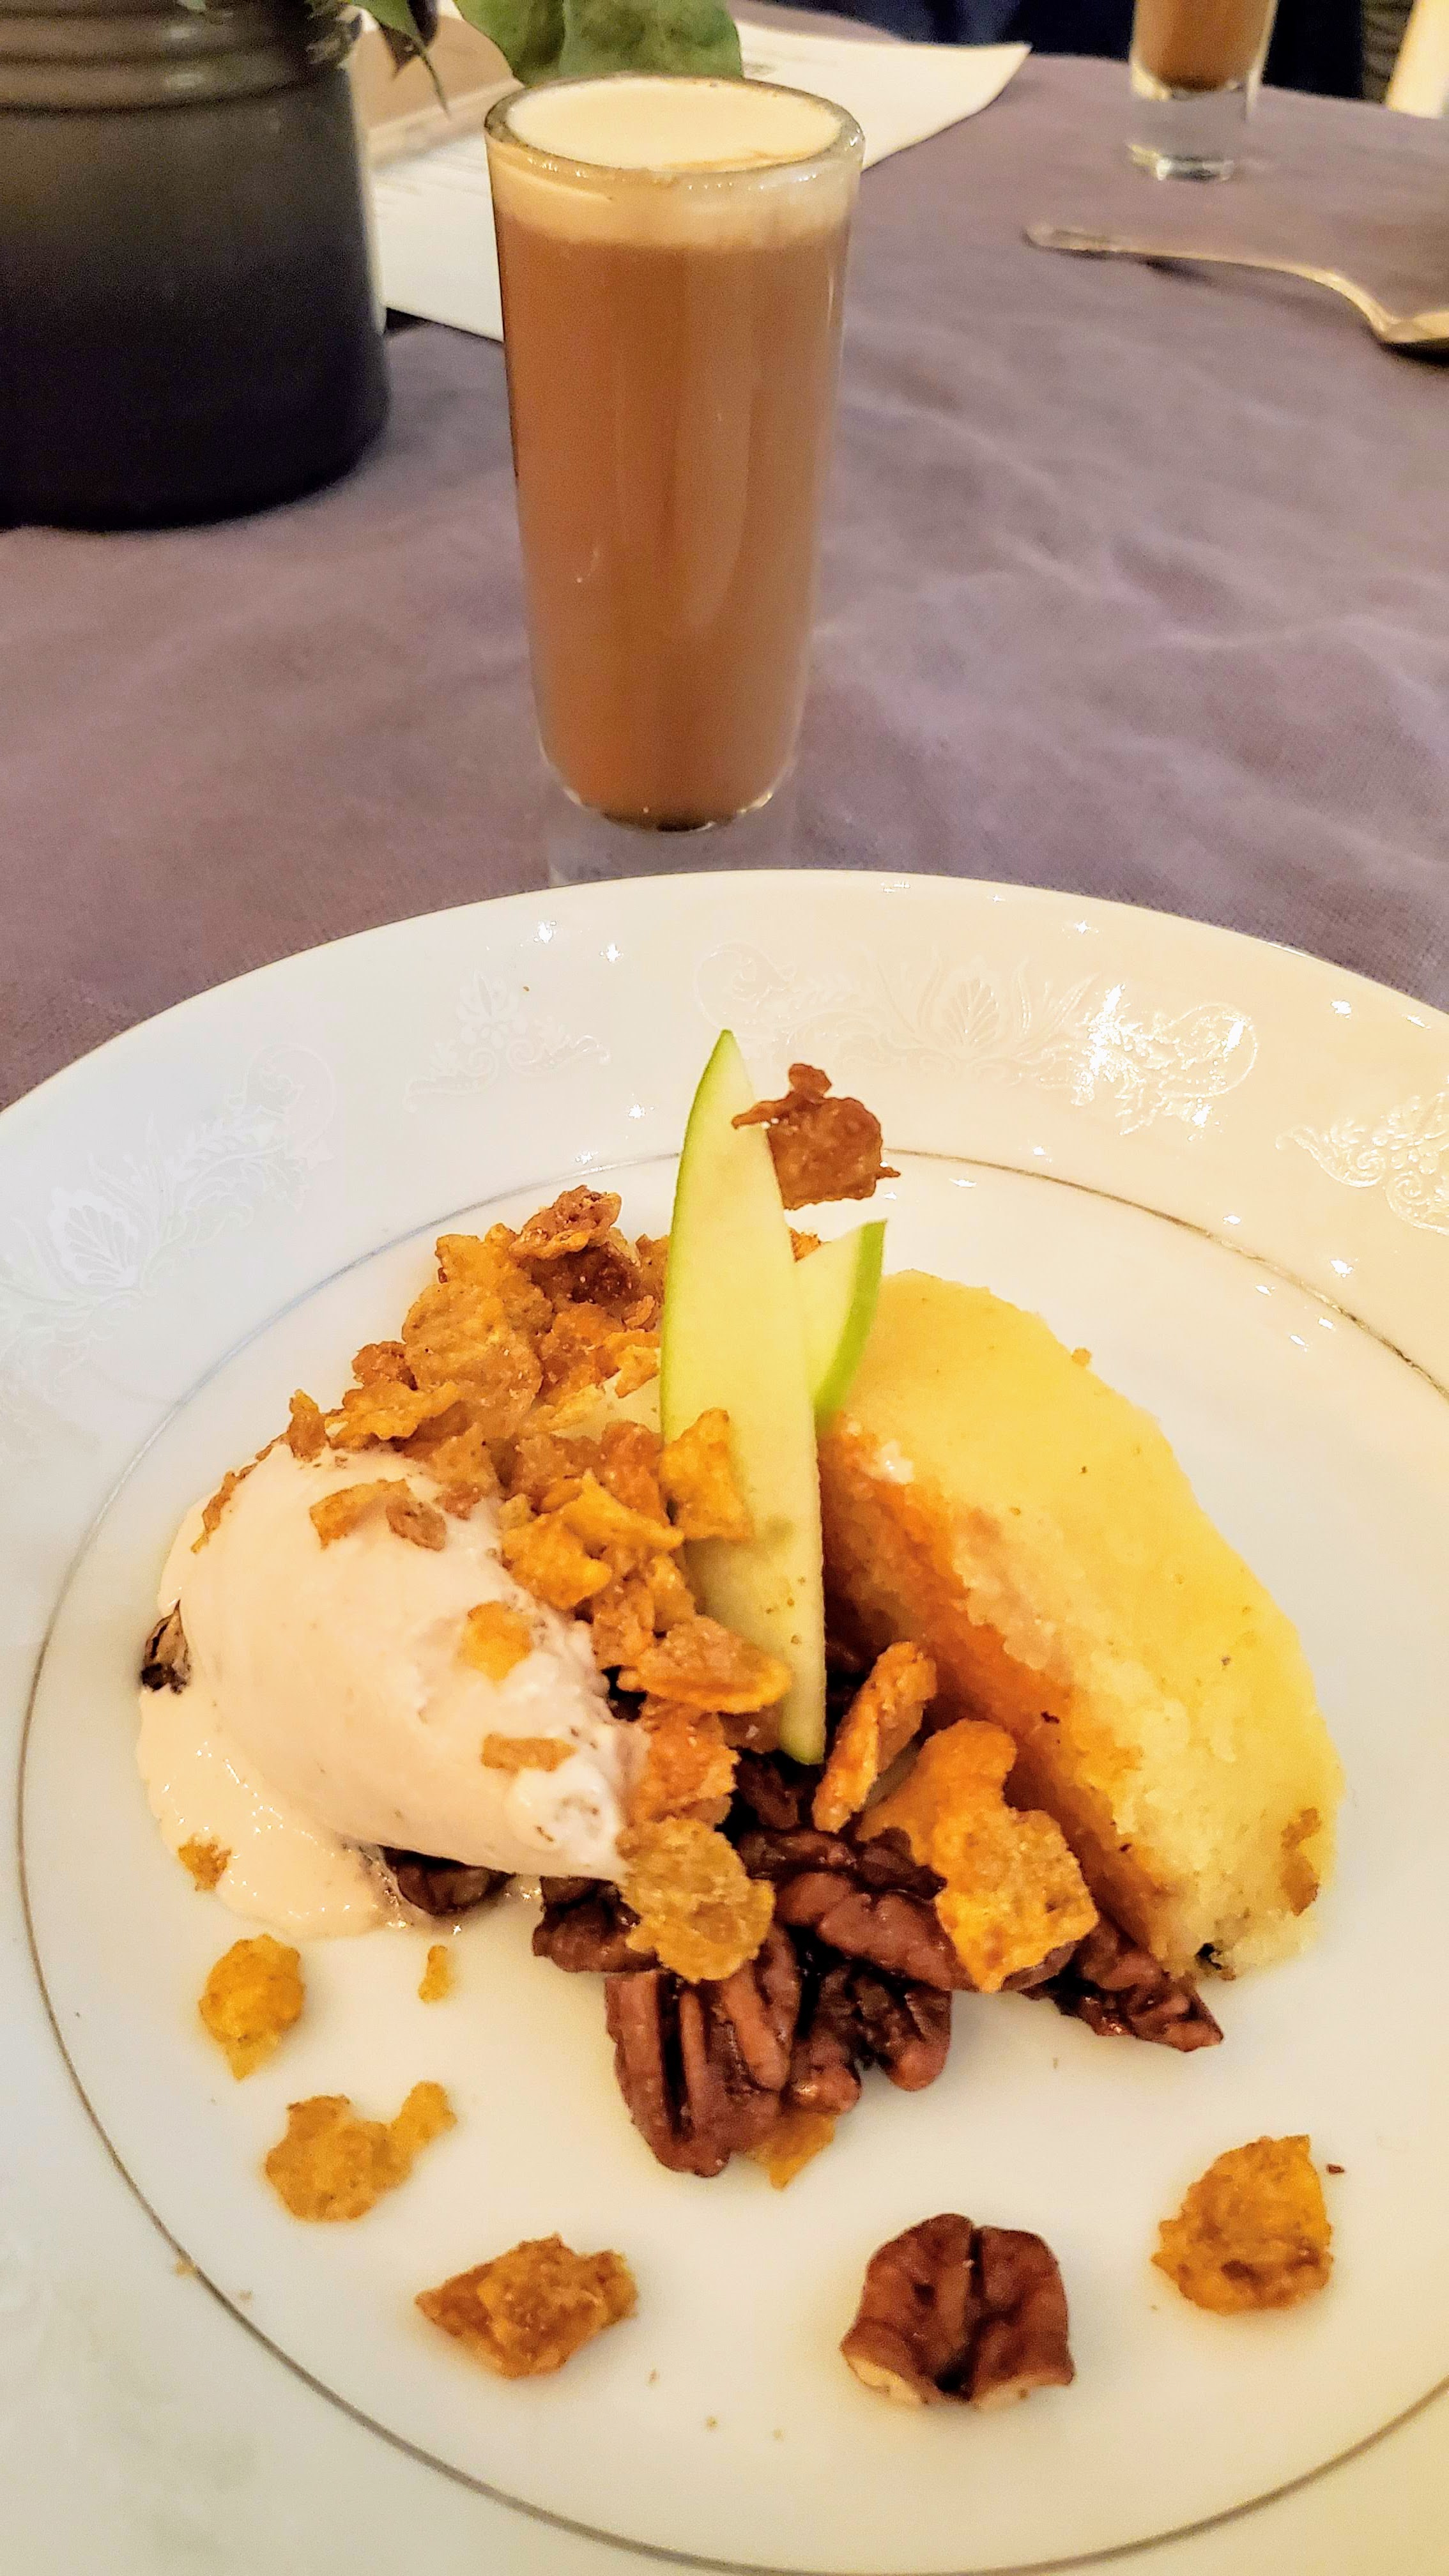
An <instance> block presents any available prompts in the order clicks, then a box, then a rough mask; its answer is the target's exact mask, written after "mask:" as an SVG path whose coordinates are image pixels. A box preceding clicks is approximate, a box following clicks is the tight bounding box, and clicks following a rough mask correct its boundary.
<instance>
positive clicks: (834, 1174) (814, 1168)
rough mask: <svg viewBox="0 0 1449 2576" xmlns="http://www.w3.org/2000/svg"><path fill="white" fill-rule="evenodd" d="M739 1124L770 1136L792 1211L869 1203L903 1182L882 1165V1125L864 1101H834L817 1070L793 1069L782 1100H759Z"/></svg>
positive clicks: (778, 1174)
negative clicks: (885, 1185) (881, 1189)
mask: <svg viewBox="0 0 1449 2576" xmlns="http://www.w3.org/2000/svg"><path fill="white" fill-rule="evenodd" d="M734 1123H735V1125H736V1126H737V1127H763V1128H764V1129H765V1130H766V1133H767V1137H768V1142H769V1147H770V1153H771V1156H772V1158H773V1161H774V1165H775V1178H776V1180H777V1181H778V1182H779V1184H780V1196H781V1198H782V1200H783V1201H784V1203H785V1205H786V1207H787V1208H799V1207H824V1206H825V1205H826V1203H827V1201H830V1200H839V1199H868V1198H871V1197H873V1196H874V1193H875V1189H876V1185H877V1183H878V1182H880V1181H896V1180H899V1179H900V1174H899V1172H894V1171H892V1169H891V1167H890V1165H889V1164H888V1163H883V1162H882V1161H881V1128H880V1120H879V1119H878V1118H877V1117H876V1115H875V1113H874V1111H873V1110H870V1109H867V1108H866V1105H865V1103H864V1101H863V1100H851V1099H848V1098H847V1099H836V1098H834V1097H832V1096H831V1093H830V1076H829V1074H828V1073H822V1072H821V1070H820V1067H819V1066H818V1065H816V1064H792V1065H791V1067H790V1088H789V1090H788V1091H787V1092H786V1093H785V1094H784V1096H783V1098H782V1099H779V1100H757V1101H756V1102H755V1104H754V1107H753V1108H752V1109H742V1110H741V1112H740V1114H739V1116H738V1118H737V1119H736V1120H735V1122H734ZM811 1248H812V1249H813V1248H814V1247H813V1246H812V1247H811Z"/></svg>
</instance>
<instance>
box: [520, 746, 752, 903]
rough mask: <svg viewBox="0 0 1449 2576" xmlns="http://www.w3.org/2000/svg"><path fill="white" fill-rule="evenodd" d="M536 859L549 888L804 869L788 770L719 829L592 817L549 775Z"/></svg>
mask: <svg viewBox="0 0 1449 2576" xmlns="http://www.w3.org/2000/svg"><path fill="white" fill-rule="evenodd" d="M544 800H545V801H544V810H543V814H542V817H541V828H540V842H541V849H540V855H541V857H542V860H543V864H544V869H545V873H546V875H547V878H548V882H549V884H550V885H552V886H564V885H598V884H601V883H607V882H612V881H614V880H616V879H620V878H624V877H651V876H672V875H675V874H682V873H686V872H689V873H692V872H694V871H696V870H698V871H699V872H700V873H701V874H702V873H704V872H705V871H706V870H708V869H714V868H791V867H799V866H800V865H801V864H802V861H801V858H800V854H799V849H798V845H797V835H796V818H795V808H796V790H795V774H794V771H793V769H791V770H788V771H787V772H786V774H785V776H784V778H783V779H782V780H781V782H780V784H779V786H778V787H776V788H773V789H772V790H771V791H770V794H769V795H768V796H762V797H761V799H760V801H759V803H758V804H757V805H753V806H750V807H749V808H748V809H747V810H746V811H745V812H744V813H743V814H736V815H733V816H731V817H730V818H729V819H728V820H727V821H724V822H720V823H700V824H695V825H688V826H685V827H683V828H680V827H679V826H677V825H676V826H669V825H663V826H661V825H655V824H648V823H635V822H630V821H626V820H623V819H618V820H616V819H614V818H613V817H611V816H610V815H607V814H600V813H596V812H595V811H594V809H593V808H592V807H590V806H587V805H581V804H580V803H579V802H578V800H577V798H575V797H574V796H573V795H571V793H570V791H569V790H568V789H567V788H566V787H565V786H564V784H563V782H562V780H561V779H560V778H559V777H558V775H557V773H556V772H555V771H554V770H552V769H550V770H549V772H548V783H547V786H546V788H545V791H544Z"/></svg>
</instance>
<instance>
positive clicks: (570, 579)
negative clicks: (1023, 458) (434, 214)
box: [488, 74, 862, 830]
mask: <svg viewBox="0 0 1449 2576" xmlns="http://www.w3.org/2000/svg"><path fill="white" fill-rule="evenodd" d="M488 150H489V163H490V169H491V173H492V181H493V202H494V211H495V217H496V223H497V232H498V258H499V269H500V274H501V278H502V286H503V312H504V333H505V347H506V353H507V361H508V388H509V401H510V407H511V412H512V423H513V452H514V464H515V469H516V472H517V478H518V509H519V523H520V528H521V532H522V539H523V557H524V574H525V582H526V587H527V600H528V620H529V635H530V645H531V651H532V661H533V679H534V691H535V696H536V699H537V705H538V718H539V728H540V731H541V733H542V737H543V745H544V749H545V751H546V753H547V755H548V757H549V759H550V760H551V762H552V763H553V765H554V767H555V769H556V770H557V771H558V774H559V776H560V777H561V778H562V780H563V782H564V785H565V786H566V787H567V789H568V790H569V792H570V794H571V795H572V796H574V797H575V798H576V799H577V800H578V801H579V802H580V803H581V804H583V805H587V806H590V807H593V808H595V809H596V810H598V811H599V812H601V813H604V814H607V815H610V816H613V817H615V818H617V819H619V820H622V821H626V822H631V823H638V824H645V825H651V826H654V827H656V828H660V829H673V830H684V829H690V828H697V827H698V826H701V825H704V824H709V823H717V822H723V821H726V820H728V819H729V818H730V817H731V816H733V815H736V814H739V813H742V812H745V811H747V810H748V809H749V808H751V807H753V806H756V805H759V804H761V803H763V802H764V800H765V799H766V798H767V797H768V796H769V795H770V794H771V792H772V791H773V789H774V788H775V787H776V786H777V785H778V783H779V781H780V779H781V777H782V775H783V774H784V771H785V770H786V768H787V767H788V764H789V761H790V757H791V754H792V752H793V749H794V744H795V737H796V734H797V731H798V728H799V723H800V714H801V708H802V705H803V702H804V695H805V681H806V670H807V663H808V657H809V643H810V624H811V615H812V609H813V601H814V583H815V556H816V534H817V525H818V520H819V511H820V497H821V489H822V485H823V482H824V477H825V469H826V464H827V459H828V451H829V443H830V427H831V414H832V409H833V403H834V391H835V377H836V368H837V358H838V349H839V338H840V312H841V290H842V283H843V276H844V268H845V252H846V238H847V233H848V230H849V224H850V216H851V210H852V207H853V204H854V200H855V191H856V184H857V180H858V177H859V170H860V161H861V152H862V143H861V136H860V130H859V128H858V127H857V126H856V125H855V124H854V122H853V120H852V119H851V118H850V117H848V116H847V115H846V114H845V113H844V111H843V110H841V109H839V108H836V107H832V106H829V105H827V104H826V102H825V101H823V100H821V99H815V98H810V97H806V96H804V95H802V94H801V93H799V92H797V91H794V90H785V89H772V88H769V87H766V86H765V85H764V84H762V83H758V82H753V81H731V80H674V79H664V78H646V77H640V76H635V75H632V74H625V75H622V76H619V77H617V78H614V79H610V80H600V81H573V82H560V83H558V84H555V85H553V86H551V87H548V88H544V89H540V90H533V91H524V92H521V93H517V94H515V95H514V96H513V97H511V98H508V99H505V100H502V101H500V103H499V105H498V106H497V107H495V108H494V110H493V111H492V114H491V115H490V117H489V120H488Z"/></svg>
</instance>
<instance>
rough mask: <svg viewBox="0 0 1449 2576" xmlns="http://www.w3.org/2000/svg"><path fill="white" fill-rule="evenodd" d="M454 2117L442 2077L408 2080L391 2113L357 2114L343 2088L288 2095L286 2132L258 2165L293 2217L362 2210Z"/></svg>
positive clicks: (392, 2186) (329, 2217) (401, 2178)
mask: <svg viewBox="0 0 1449 2576" xmlns="http://www.w3.org/2000/svg"><path fill="white" fill-rule="evenodd" d="M454 2125H455V2123H454V2115H453V2110H452V2106H451V2104H450V2103H449V2100H448V2097H447V2094H446V2093H445V2092H444V2090H443V2088H442V2086H441V2084H415V2085H414V2086H413V2089H412V2091H411V2092H410V2093H409V2095H408V2097H407V2099H406V2101H405V2102H404V2103H403V2106H402V2109H401V2110H400V2111H399V2112H398V2115H397V2117H396V2119H395V2120H390V2121H384V2120H363V2119H360V2118H359V2117H358V2114H357V2113H356V2112H355V2111H354V2110H353V2107H352V2104H351V2102H350V2101H349V2099H348V2097H347V2095H346V2094H345V2093H318V2094H314V2095H313V2097H312V2098H311V2100H310V2101H306V2102H289V2103H288V2105H287V2132H286V2136H285V2137H283V2138H281V2139H280V2140H279V2141H278V2143H277V2145H276V2146H274V2147H273V2148H272V2150H271V2153H270V2154H269V2155H268V2157H267V2159H266V2162H265V2165H264V2166H263V2171H264V2173H265V2174H266V2177H267V2180H268V2182H269V2183H270V2184H271V2186H272V2189H273V2190H274V2191H275V2192H276V2194H277V2197H278V2199H279V2200H281V2201H282V2202H283V2203H284V2204H285V2206H286V2207H287V2208H288V2209H289V2210H290V2211H291V2213H292V2216H293V2217H294V2218H305V2219H310V2220H317V2221H321V2222H327V2223H330V2222H333V2221H338V2220H342V2219H351V2218H365V2217H366V2215H367V2213H368V2211H369V2210H370V2209H372V2208H374V2207H375V2206H376V2204H377V2202H378V2201H379V2200H381V2198H382V2196H383V2194H384V2192H389V2191H395V2190H396V2189H397V2186H398V2184H399V2183H401V2182H406V2180H407V2178H408V2175H409V2174H410V2173H411V2171H412V2169H413V2165H414V2162H415V2160H416V2158H417V2157H418V2156H419V2155H420V2154H421V2153H422V2150H423V2148H424V2147H426V2146H430V2145H431V2144H432V2141H433V2140H434V2138H439V2137H441V2136H442V2134H443V2132H444V2130H446V2129H451V2128H452V2127H453V2126H454Z"/></svg>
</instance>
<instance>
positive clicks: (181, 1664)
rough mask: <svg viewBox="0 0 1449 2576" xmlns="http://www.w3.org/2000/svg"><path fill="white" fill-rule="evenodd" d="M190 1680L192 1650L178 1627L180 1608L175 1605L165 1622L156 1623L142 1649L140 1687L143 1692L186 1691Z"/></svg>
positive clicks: (181, 1629) (163, 1620) (182, 1629)
mask: <svg viewBox="0 0 1449 2576" xmlns="http://www.w3.org/2000/svg"><path fill="white" fill-rule="evenodd" d="M190 1679H191V1648H190V1647H189V1646H188V1644H187V1642H186V1631H185V1629H184V1628H183V1627H182V1625H181V1604H180V1602H179V1601H177V1602H175V1603H174V1604H173V1605H172V1607H171V1608H170V1609H169V1610H168V1611H167V1613H166V1616H165V1618H164V1619H158V1620H157V1622H156V1625H155V1627H154V1628H153V1629H152V1631H151V1634H150V1636H149V1637H148V1638H147V1640H146V1643H145V1645H144V1646H143V1647H142V1649H141V1685H142V1688H143V1689H145V1690H153V1691H154V1690H173V1691H179V1690H185V1688H186V1685H187V1683H188V1682H189V1681H190Z"/></svg>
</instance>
